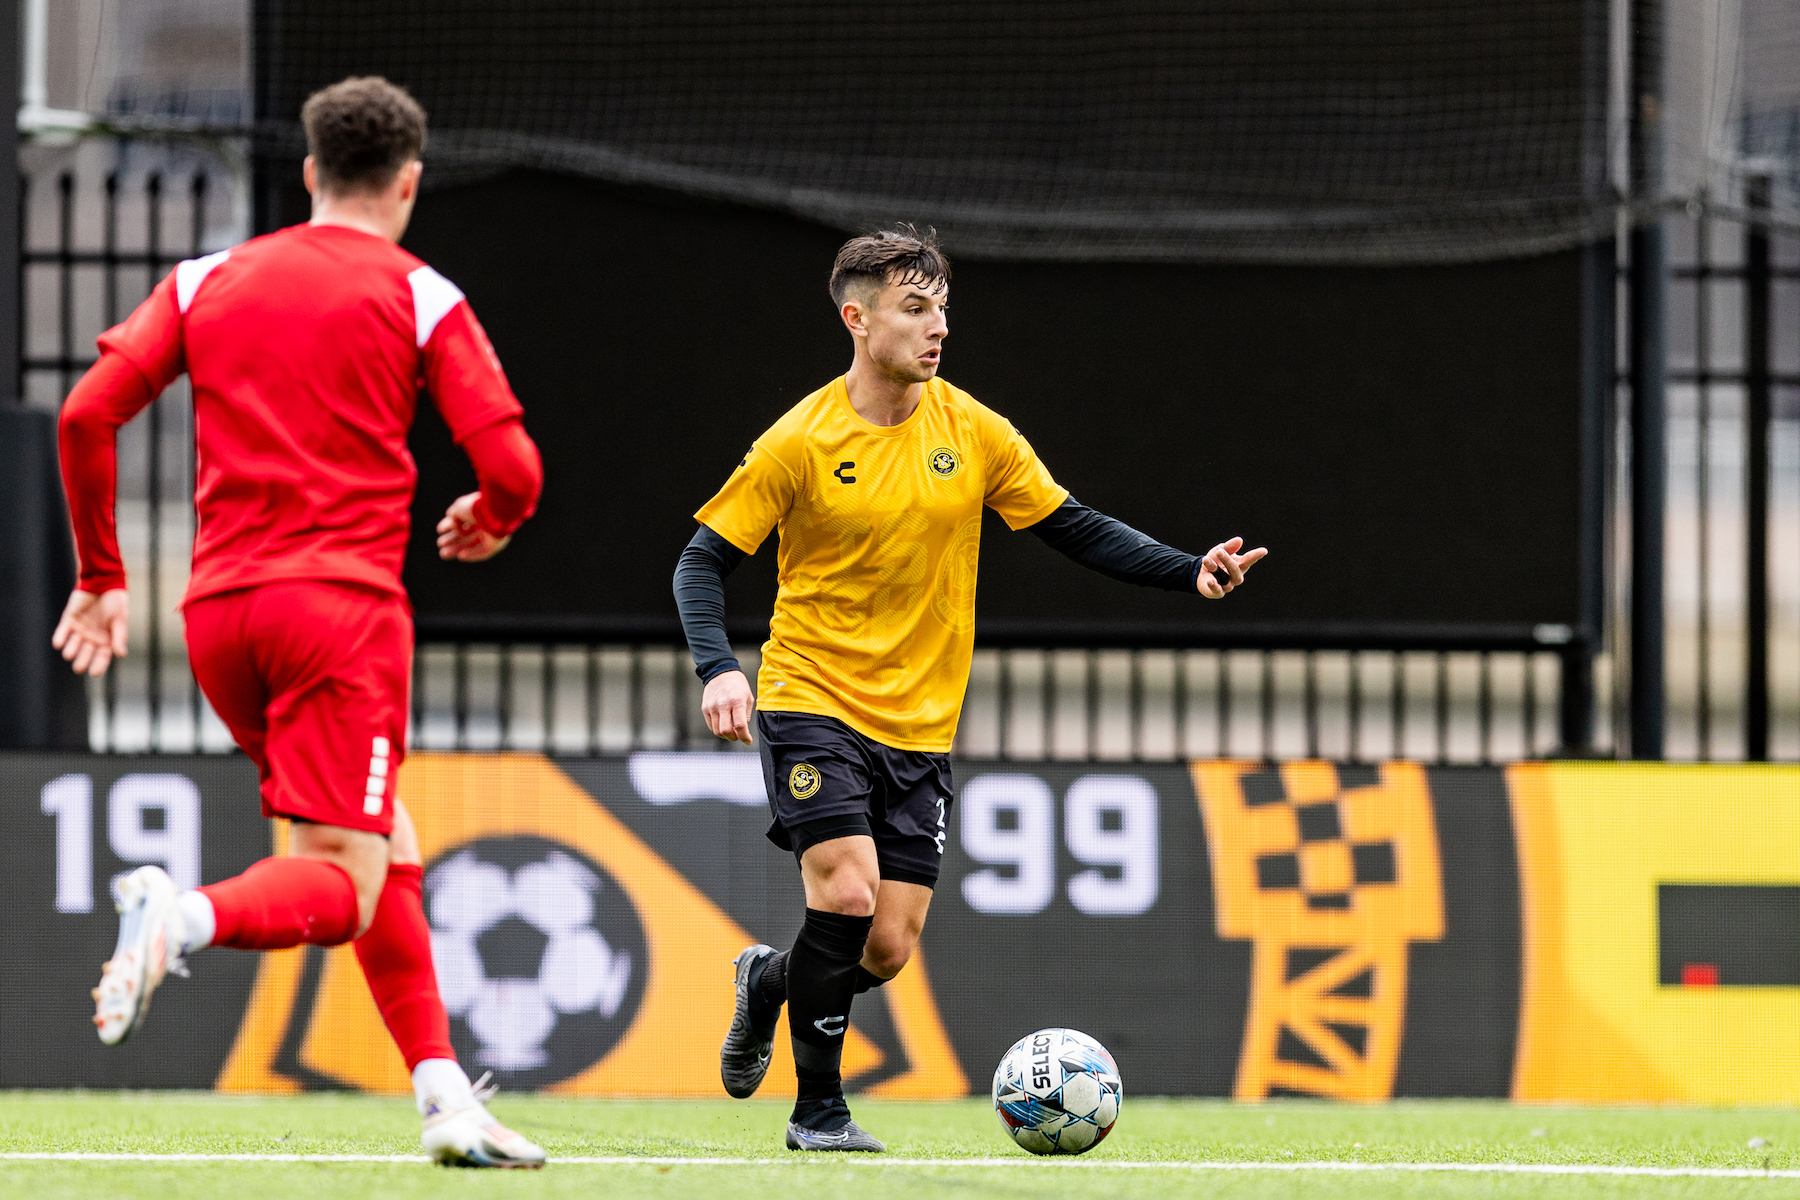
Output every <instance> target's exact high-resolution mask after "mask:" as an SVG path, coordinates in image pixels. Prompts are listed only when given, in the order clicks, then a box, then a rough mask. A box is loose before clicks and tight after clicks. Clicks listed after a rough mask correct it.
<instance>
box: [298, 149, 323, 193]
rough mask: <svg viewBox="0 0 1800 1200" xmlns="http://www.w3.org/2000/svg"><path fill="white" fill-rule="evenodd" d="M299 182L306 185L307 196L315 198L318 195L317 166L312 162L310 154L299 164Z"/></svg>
mask: <svg viewBox="0 0 1800 1200" xmlns="http://www.w3.org/2000/svg"><path fill="white" fill-rule="evenodd" d="M300 182H302V183H304V184H305V185H306V191H307V194H308V195H310V196H317V195H318V194H319V164H318V163H317V162H315V161H313V156H312V155H310V154H309V155H307V156H306V161H305V162H303V163H301V164H300Z"/></svg>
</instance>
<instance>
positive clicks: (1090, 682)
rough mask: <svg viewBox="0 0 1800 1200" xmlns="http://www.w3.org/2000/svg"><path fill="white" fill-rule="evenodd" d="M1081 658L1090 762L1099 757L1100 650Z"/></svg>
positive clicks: (1089, 652)
mask: <svg viewBox="0 0 1800 1200" xmlns="http://www.w3.org/2000/svg"><path fill="white" fill-rule="evenodd" d="M1083 658H1084V661H1083V663H1082V667H1083V668H1084V674H1083V677H1082V687H1083V688H1084V690H1085V703H1086V705H1087V757H1088V761H1090V762H1091V761H1093V760H1094V759H1096V758H1099V757H1100V652H1099V651H1098V650H1089V651H1088V652H1087V654H1086V655H1084V656H1083Z"/></svg>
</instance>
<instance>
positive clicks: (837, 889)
mask: <svg viewBox="0 0 1800 1200" xmlns="http://www.w3.org/2000/svg"><path fill="white" fill-rule="evenodd" d="M818 898H819V901H820V902H821V903H822V905H823V906H824V909H825V911H826V912H834V913H842V914H844V915H845V916H847V917H872V916H874V915H875V885H874V883H872V882H871V881H869V880H867V879H864V878H862V877H861V876H860V875H859V874H857V873H856V872H854V871H833V872H832V873H831V874H830V875H828V876H826V877H825V879H824V881H823V883H822V885H821V886H820V888H819V897H818Z"/></svg>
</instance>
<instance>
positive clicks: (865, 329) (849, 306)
mask: <svg viewBox="0 0 1800 1200" xmlns="http://www.w3.org/2000/svg"><path fill="white" fill-rule="evenodd" d="M838 315H839V316H841V317H843V318H844V328H846V329H848V330H849V331H850V336H851V337H868V336H869V323H868V317H869V314H868V310H867V309H866V308H865V307H864V306H863V302H862V301H861V300H858V299H857V298H856V297H855V296H847V297H845V298H844V303H843V306H842V307H841V308H839V309H838Z"/></svg>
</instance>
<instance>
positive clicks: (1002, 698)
mask: <svg viewBox="0 0 1800 1200" xmlns="http://www.w3.org/2000/svg"><path fill="white" fill-rule="evenodd" d="M995 658H996V660H997V662H996V667H997V677H996V678H995V680H994V708H995V710H996V714H997V716H998V718H999V721H1000V728H999V730H998V731H997V736H996V737H995V739H994V754H995V755H996V756H997V757H999V758H1007V757H1010V755H1009V750H1010V748H1011V746H1012V651H1011V650H1000V651H998V652H996V654H995Z"/></svg>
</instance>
